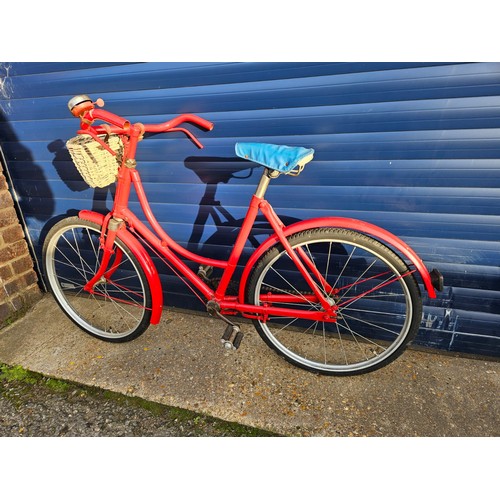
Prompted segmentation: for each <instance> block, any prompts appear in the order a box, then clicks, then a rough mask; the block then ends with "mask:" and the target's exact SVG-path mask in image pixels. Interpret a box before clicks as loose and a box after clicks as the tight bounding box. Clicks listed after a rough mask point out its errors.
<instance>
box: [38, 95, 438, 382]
mask: <svg viewBox="0 0 500 500" xmlns="http://www.w3.org/2000/svg"><path fill="white" fill-rule="evenodd" d="M103 105H104V103H103V101H102V100H101V99H98V100H97V101H96V102H92V100H91V99H90V98H89V97H88V96H85V95H80V96H76V97H74V98H72V99H71V100H70V101H69V103H68V106H69V108H70V110H71V113H72V114H73V115H74V116H75V117H78V118H79V119H80V130H79V131H78V135H77V136H76V137H74V138H73V139H71V140H69V141H68V143H67V146H68V150H69V151H70V153H71V156H72V158H73V161H74V163H75V165H76V166H77V168H78V169H79V171H80V173H81V175H82V177H83V178H84V180H85V181H86V182H87V183H88V184H89V185H90V186H92V187H104V186H106V185H109V184H110V183H113V182H116V183H117V186H116V194H115V197H114V204H113V208H112V210H111V211H110V212H109V213H108V214H107V215H102V214H99V213H96V212H93V211H89V210H82V211H80V212H79V215H78V216H77V217H68V218H66V219H63V220H62V221H60V222H59V223H57V224H56V225H55V226H54V227H53V228H52V229H51V230H50V232H49V234H48V235H47V238H46V240H45V242H44V248H43V262H44V269H45V274H46V277H47V280H48V283H49V286H50V289H51V291H52V292H53V294H54V297H55V299H56V301H57V302H58V303H59V305H60V306H61V308H62V309H63V311H64V312H65V313H66V314H67V315H68V316H69V317H70V318H71V319H72V320H73V321H74V322H75V323H76V324H77V325H78V326H80V327H81V328H82V329H83V330H84V331H86V332H87V333H89V334H90V335H93V336H95V337H98V338H100V339H102V340H106V341H111V342H124V341H128V340H132V339H134V338H136V337H138V336H139V335H140V334H141V333H143V332H144V331H145V330H146V329H147V328H148V326H149V325H150V324H157V323H158V322H159V320H160V317H161V314H162V307H163V302H162V298H163V290H162V285H161V283H160V279H159V276H158V272H157V269H156V267H155V264H154V263H153V260H152V258H151V255H150V252H153V253H154V254H156V255H157V256H158V257H160V258H161V259H162V261H163V262H165V263H166V264H167V265H168V266H169V267H170V268H171V269H173V270H174V272H175V273H176V274H177V275H178V276H180V277H181V278H182V279H183V280H184V281H185V282H186V283H188V285H189V286H190V288H191V290H192V291H193V292H194V293H195V294H196V295H197V296H198V297H199V298H200V299H201V300H202V301H203V302H204V303H205V305H206V308H207V311H208V313H209V314H211V315H212V316H215V317H218V318H220V319H222V320H223V321H225V322H226V323H227V327H226V329H225V331H224V334H223V336H222V342H223V344H224V346H225V347H228V348H233V349H234V348H237V347H238V346H239V344H240V342H241V339H242V332H241V329H240V326H239V325H237V324H235V323H234V321H233V319H234V316H235V315H241V316H243V317H244V318H248V319H251V320H252V321H253V324H254V325H255V328H256V329H257V331H258V333H259V335H260V336H261V337H262V339H263V340H264V341H265V342H266V343H267V344H268V345H269V346H270V347H271V348H272V349H274V350H275V351H276V352H277V353H278V354H279V355H281V356H282V357H284V358H285V359H286V360H287V361H289V362H290V363H292V364H294V365H297V366H299V367H301V368H304V369H306V370H310V371H313V372H316V373H322V374H326V375H353V374H360V373H366V372H369V371H372V370H375V369H377V368H380V367H382V366H384V365H387V364H388V363H389V362H391V361H392V360H394V359H395V358H396V357H397V356H399V355H400V354H401V353H402V351H403V350H404V348H405V347H406V346H407V344H408V343H409V342H410V341H411V340H412V339H413V338H414V337H415V335H416V334H417V332H418V329H419V325H420V322H421V320H422V299H421V293H420V288H419V285H418V284H417V281H416V277H418V276H419V277H420V279H421V280H422V283H423V287H424V288H425V290H426V291H427V293H428V295H429V297H431V298H435V297H436V292H435V290H442V287H443V280H442V276H441V274H440V273H439V271H437V270H435V269H434V270H432V271H431V272H429V271H428V270H427V269H426V267H425V265H424V264H423V262H422V261H421V259H420V258H419V257H418V256H417V254H416V253H415V252H414V251H413V250H412V249H411V248H410V247H409V246H408V245H406V244H405V243H404V242H403V241H402V240H401V239H399V238H398V237H396V236H395V235H393V234H391V233H389V232H388V231H386V230H384V229H382V228H380V227H377V226H375V225H373V224H369V223H367V222H363V221H360V220H355V219H347V218H342V217H323V218H316V219H311V220H305V221H301V222H297V223H294V224H292V225H290V226H288V227H287V226H285V225H284V224H283V223H282V221H281V220H280V218H279V217H278V216H277V215H276V213H275V212H274V210H273V208H272V207H271V205H270V204H269V203H268V202H267V201H266V200H265V198H264V196H265V193H266V190H267V188H268V186H269V183H270V181H271V180H272V179H275V178H277V177H279V176H280V175H281V174H288V175H298V174H299V173H300V172H301V171H302V169H303V168H304V166H305V165H306V164H307V163H308V162H310V161H311V160H312V159H313V154H314V150H313V149H308V148H301V147H288V146H278V145H272V144H260V143H239V144H236V154H237V155H238V156H240V157H242V158H245V159H248V160H250V161H252V162H254V163H257V164H259V165H262V166H263V167H264V169H263V173H262V177H261V179H260V182H259V184H258V187H257V189H256V191H255V194H254V195H253V196H252V198H251V200H250V204H249V208H248V211H247V214H246V217H245V220H244V222H243V224H242V227H241V228H240V231H239V234H238V236H237V238H236V241H235V243H234V247H233V249H232V252H231V254H230V256H229V259H228V260H217V259H212V258H205V257H203V256H200V255H197V254H195V253H193V252H191V251H188V250H187V249H185V248H184V247H183V246H181V245H179V244H178V243H176V242H175V241H174V240H173V239H172V238H171V237H170V236H169V235H168V234H167V233H166V232H165V231H164V230H163V229H162V227H161V226H160V224H159V223H158V221H157V220H156V218H155V216H154V215H153V213H152V211H151V208H150V205H149V203H148V200H147V196H146V193H145V192H144V188H143V185H142V183H141V179H140V176H139V172H138V171H137V168H136V167H137V164H136V160H135V156H136V149H137V146H138V142H139V141H140V140H141V139H142V138H143V137H144V136H145V134H153V133H163V132H183V133H185V134H186V135H187V136H188V137H189V138H190V139H191V140H192V141H193V142H194V143H195V144H196V145H197V146H198V147H199V148H202V147H203V146H202V145H201V143H200V142H199V141H198V139H197V138H196V137H195V136H194V135H193V133H192V132H191V131H189V130H187V129H185V128H183V127H180V125H181V124H183V123H191V124H194V125H196V126H198V127H200V128H202V129H205V130H211V129H212V128H213V124H212V123H211V122H209V121H207V120H205V119H203V118H201V117H199V116H196V115H192V114H184V115H180V116H177V117H176V118H173V119H172V120H170V121H167V122H165V123H161V124H142V123H134V124H132V123H131V122H130V121H129V120H127V119H125V118H122V117H120V116H117V115H115V114H113V113H110V112H108V111H105V110H104V109H100V108H102V107H103ZM96 121H100V122H102V123H101V124H100V125H98V124H96ZM132 185H133V186H134V188H135V191H136V193H137V196H138V199H139V202H140V205H141V207H142V210H143V212H144V215H145V218H146V220H147V222H148V223H149V227H148V226H147V225H146V224H145V223H143V222H142V221H141V220H140V219H139V218H138V217H137V216H136V215H135V214H134V213H133V212H132V211H131V209H130V208H129V195H130V191H131V186H132ZM259 212H260V213H262V214H263V215H264V217H265V218H266V219H267V221H268V222H269V224H270V226H271V228H272V230H273V234H272V235H271V236H270V237H268V238H267V239H266V240H265V241H264V242H263V243H261V244H260V246H258V248H256V249H255V250H254V251H253V254H252V255H251V257H250V258H249V259H248V260H247V262H246V263H244V265H243V266H242V267H243V270H242V271H241V270H239V269H238V270H237V267H238V264H239V263H240V260H241V256H242V251H243V248H244V245H245V242H246V241H247V239H248V237H249V235H250V232H251V229H252V227H253V224H254V222H255V220H256V218H257V216H258V213H259ZM146 248H148V250H146ZM190 263H194V264H195V268H194V269H191V267H190V266H189V265H188V264H190ZM196 267H197V269H196ZM211 275H212V277H210V279H209V276H211ZM217 275H218V276H217ZM213 277H216V278H217V279H214V278H213ZM235 277H236V279H237V282H236V286H235V287H234V286H233V285H234V278H235ZM232 288H235V290H233V291H231V289H232ZM230 291H231V293H230Z"/></svg>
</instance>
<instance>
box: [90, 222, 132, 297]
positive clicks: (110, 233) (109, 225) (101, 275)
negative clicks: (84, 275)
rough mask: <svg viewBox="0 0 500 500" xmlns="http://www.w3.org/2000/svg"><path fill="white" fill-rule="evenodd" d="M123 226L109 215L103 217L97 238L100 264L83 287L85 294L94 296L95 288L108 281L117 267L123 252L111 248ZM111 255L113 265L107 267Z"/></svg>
mask: <svg viewBox="0 0 500 500" xmlns="http://www.w3.org/2000/svg"><path fill="white" fill-rule="evenodd" d="M123 224H124V222H123V221H122V220H120V219H115V218H111V216H110V214H108V215H107V216H106V217H105V219H104V222H103V225H102V230H101V236H100V237H99V248H100V249H101V250H102V259H101V264H100V266H99V269H98V270H97V271H96V273H95V274H94V277H93V278H92V279H91V280H90V281H88V282H87V284H86V285H85V286H84V287H83V289H84V290H85V291H86V292H88V293H90V294H96V293H97V292H95V286H96V285H97V284H100V283H104V282H107V281H109V280H110V279H111V276H112V274H113V273H114V271H115V270H116V269H117V268H118V267H119V265H120V262H121V259H122V256H123V252H122V250H120V249H119V248H118V247H116V250H113V246H114V244H115V240H116V234H117V232H118V230H119V229H120V228H121V227H122V225H123ZM113 255H114V260H113V263H112V265H111V266H109V263H110V261H111V257H112V256H113Z"/></svg>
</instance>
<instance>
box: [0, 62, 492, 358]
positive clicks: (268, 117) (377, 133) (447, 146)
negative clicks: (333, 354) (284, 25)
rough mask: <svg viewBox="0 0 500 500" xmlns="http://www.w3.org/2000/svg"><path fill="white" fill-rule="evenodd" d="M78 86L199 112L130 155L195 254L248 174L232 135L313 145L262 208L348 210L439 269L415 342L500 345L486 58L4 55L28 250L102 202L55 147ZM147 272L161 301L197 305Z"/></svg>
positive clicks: (9, 135)
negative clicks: (35, 59) (146, 59)
mask: <svg viewBox="0 0 500 500" xmlns="http://www.w3.org/2000/svg"><path fill="white" fill-rule="evenodd" d="M79 93H86V94H89V95H90V96H91V97H93V98H94V99H95V98H97V97H102V98H103V99H104V100H105V101H106V107H107V109H109V110H112V111H114V112H116V113H118V114H122V115H125V116H127V117H130V118H131V119H132V120H133V121H142V122H161V121H166V120H167V119H169V118H171V117H172V116H173V115H175V114H178V113H196V114H200V115H201V116H203V117H205V118H208V119H209V120H211V121H214V122H215V124H216V127H215V129H214V130H213V131H212V132H210V133H202V134H201V136H200V138H201V139H202V142H203V143H204V144H205V149H204V150H202V151H199V150H197V149H196V148H195V147H194V146H193V145H192V143H190V141H188V140H186V139H185V138H183V137H181V136H175V135H174V134H170V135H168V136H155V137H152V138H149V139H147V140H145V141H144V142H142V143H141V144H140V146H141V148H140V153H139V155H138V159H139V160H140V168H141V170H140V171H141V174H142V177H143V180H144V181H145V187H146V190H147V192H148V194H149V196H150V199H151V201H152V202H153V208H154V210H155V211H156V213H157V214H158V219H159V220H160V221H161V222H162V223H164V224H165V226H166V228H167V230H168V231H169V233H170V234H171V235H172V236H173V237H174V238H176V239H178V240H179V241H180V242H182V243H183V244H185V245H187V246H189V247H190V248H191V249H197V250H199V251H200V252H201V253H205V254H207V255H213V254H214V252H216V253H218V254H220V252H221V251H227V248H228V246H229V245H230V244H231V242H232V240H233V238H234V229H233V228H234V227H235V226H236V225H237V223H238V221H239V220H241V218H242V217H243V216H244V214H245V210H246V205H245V202H246V200H247V199H248V198H249V197H250V195H251V194H252V193H253V190H254V187H255V184H256V182H257V180H258V176H259V172H258V171H253V170H252V169H250V168H248V167H250V164H249V163H242V162H240V161H237V159H236V158H235V155H234V143H235V142H236V141H263V142H271V143H283V144H288V145H303V146H307V147H313V148H314V149H315V150H316V156H315V161H314V162H313V163H312V164H310V166H309V167H308V168H306V170H305V171H304V172H303V173H302V174H301V176H300V177H298V178H288V177H281V178H280V179H279V180H278V181H276V182H275V183H274V184H273V185H272V187H271V189H270V191H269V194H268V199H269V200H270V201H271V202H272V203H273V205H274V206H275V208H276V209H277V211H278V213H279V214H280V215H283V216H284V215H286V216H288V217H289V219H287V220H294V219H303V218H310V217H316V216H320V215H332V214H337V215H341V216H346V217H354V218H360V219H365V220H368V221H370V222H372V223H375V224H378V225H381V226H383V227H385V228H386V229H388V230H389V231H392V232H394V233H395V234H397V235H398V236H400V237H402V238H403V239H405V240H406V241H407V242H408V243H409V244H410V245H411V246H413V247H414V248H415V249H416V250H417V252H418V253H419V254H420V255H421V257H422V258H423V259H424V261H425V263H426V264H427V266H428V267H429V268H432V267H437V268H439V269H440V270H441V271H442V272H443V274H444V277H445V281H446V289H445V291H444V292H443V293H441V294H439V297H438V300H436V301H432V303H430V302H429V301H426V308H425V315H424V319H423V322H422V328H421V331H420V334H419V337H418V342H419V343H421V344H423V345H427V346H432V347H438V348H442V349H447V350H452V351H462V352H472V353H477V354H484V355H495V356H498V355H499V354H500V332H499V329H500V328H499V326H498V325H499V319H500V268H499V264H500V246H499V240H500V238H499V234H500V201H499V194H500V160H499V159H500V64H497V63H481V64H439V63H432V64H423V63H407V64H405V63H312V62H310V63H232V64H230V63H183V64H180V63H148V64H115V63H109V64H107V63H95V64H93V63H9V64H6V63H4V64H2V65H1V67H0V111H1V117H0V138H1V146H2V149H3V152H4V155H5V158H6V161H7V164H8V169H9V172H10V174H11V177H12V179H13V184H14V188H15V190H16V191H17V194H18V196H19V198H20V204H21V209H22V211H23V214H24V217H25V220H26V224H27V229H28V231H29V235H30V237H31V239H32V242H33V246H34V249H35V253H36V255H37V256H39V255H40V247H41V241H42V239H43V235H44V234H45V232H46V230H47V227H49V226H50V224H51V223H52V222H53V220H54V219H55V218H58V217H60V216H61V215H64V214H66V213H67V212H68V211H71V210H74V209H82V208H92V207H93V208H96V209H98V210H102V209H103V207H105V205H106V203H107V204H108V205H109V200H110V197H111V193H110V192H109V191H108V190H107V189H103V190H96V191H94V190H92V189H90V188H88V187H86V185H84V184H83V183H82V181H81V180H80V178H79V176H78V174H77V173H76V171H75V169H74V167H73V166H72V164H71V162H70V161H69V157H68V154H67V151H66V150H65V147H64V142H65V141H66V140H67V139H68V138H70V137H72V136H73V135H75V131H76V128H77V121H76V120H75V119H74V118H72V117H71V116H70V114H69V113H68V110H67V107H66V103H67V101H68V99H69V98H70V97H71V96H73V95H75V94H79ZM251 246H252V242H249V249H250V248H251ZM161 272H162V274H163V277H164V279H165V280H166V282H167V293H166V296H165V301H166V304H167V305H168V304H170V305H186V304H189V305H190V306H191V307H198V306H197V305H196V302H194V301H190V302H188V301H187V299H186V297H187V296H188V291H187V289H186V288H185V287H184V285H183V284H181V283H180V282H179V281H178V280H177V278H174V277H172V276H170V275H169V273H168V271H167V270H165V269H164V268H163V267H162V268H161Z"/></svg>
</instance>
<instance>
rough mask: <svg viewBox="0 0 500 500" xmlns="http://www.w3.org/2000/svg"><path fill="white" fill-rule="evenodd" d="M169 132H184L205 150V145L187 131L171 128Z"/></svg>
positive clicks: (180, 128)
mask: <svg viewBox="0 0 500 500" xmlns="http://www.w3.org/2000/svg"><path fill="white" fill-rule="evenodd" d="M167 132H184V133H185V134H186V135H187V136H188V137H189V138H190V139H191V140H192V141H193V142H194V143H195V144H196V145H197V146H198V148H200V149H203V144H202V143H201V142H200V141H199V140H198V139H197V138H196V137H195V136H194V135H193V134H192V133H191V132H190V131H189V130H187V129H185V128H182V127H176V128H171V129H169V130H168V131H167Z"/></svg>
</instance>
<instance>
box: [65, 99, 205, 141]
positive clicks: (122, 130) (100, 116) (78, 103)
mask: <svg viewBox="0 0 500 500" xmlns="http://www.w3.org/2000/svg"><path fill="white" fill-rule="evenodd" d="M96 106H99V107H102V106H104V101H103V100H102V99H98V100H97V101H96V102H92V100H91V99H90V98H89V97H88V96H86V95H80V96H75V97H73V98H72V99H70V101H69V103H68V107H69V108H70V111H71V114H73V116H75V117H77V118H80V127H81V130H80V131H79V132H78V133H80V134H90V135H91V136H92V137H94V139H96V140H98V142H101V141H100V140H99V139H98V138H96V136H97V135H98V134H105V133H114V134H120V135H127V136H130V135H131V133H132V130H136V131H137V130H138V131H139V132H140V135H143V134H144V133H151V134H158V133H164V132H183V133H184V134H186V135H187V136H188V137H189V138H190V139H191V140H192V141H193V142H194V143H195V144H196V145H197V146H198V147H199V148H200V149H201V148H203V145H202V144H201V143H200V141H199V140H198V139H197V138H196V137H195V136H194V135H193V133H192V132H190V131H189V130H187V129H185V128H183V127H179V125H181V124H182V123H192V124H194V125H197V126H198V127H201V128H203V129H205V130H208V131H210V130H212V129H213V128H214V124H213V123H212V122H210V121H208V120H205V119H204V118H202V117H201V116H197V115H193V114H182V115H179V116H176V117H175V118H172V119H171V120H169V121H167V122H164V123H157V124H142V123H136V124H131V123H130V121H129V120H127V119H126V118H123V117H121V116H118V115H115V114H114V113H110V112H109V111H106V110H104V109H99V108H96ZM95 120H101V121H103V122H106V123H107V124H109V125H111V127H110V126H109V125H93V124H94V122H95Z"/></svg>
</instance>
